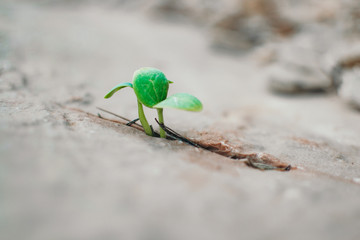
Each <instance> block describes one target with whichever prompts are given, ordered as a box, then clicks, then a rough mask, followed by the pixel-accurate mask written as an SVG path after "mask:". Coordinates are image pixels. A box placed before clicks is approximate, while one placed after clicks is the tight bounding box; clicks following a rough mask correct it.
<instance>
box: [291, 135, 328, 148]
mask: <svg viewBox="0 0 360 240" xmlns="http://www.w3.org/2000/svg"><path fill="white" fill-rule="evenodd" d="M291 139H292V140H294V141H295V142H298V143H301V144H302V145H307V146H311V147H315V148H320V147H321V146H322V144H320V143H317V142H314V141H311V140H309V139H306V138H301V137H292V138H291Z"/></svg>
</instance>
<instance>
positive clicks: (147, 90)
mask: <svg viewBox="0 0 360 240" xmlns="http://www.w3.org/2000/svg"><path fill="white" fill-rule="evenodd" d="M170 83H172V82H171V81H169V80H168V79H167V78H166V77H165V75H164V73H163V72H161V71H160V70H159V69H156V68H149V67H146V68H140V69H138V70H137V71H135V72H134V76H133V83H129V82H126V83H120V84H119V85H117V86H115V87H114V88H113V89H111V90H110V92H109V93H108V94H106V96H105V98H110V97H111V96H112V95H113V94H114V93H115V92H117V91H119V90H120V89H122V88H125V87H131V88H132V89H133V90H134V92H135V95H136V97H137V103H138V114H139V120H140V122H141V125H142V126H143V128H144V130H145V133H146V134H147V135H149V136H154V132H153V130H152V128H151V126H150V125H149V123H148V121H147V119H146V117H145V113H144V109H143V105H145V106H146V107H148V108H154V109H156V110H157V114H158V117H159V124H160V126H161V125H162V126H164V116H163V109H164V108H174V109H180V110H186V111H193V112H199V111H201V110H202V104H201V102H200V100H199V99H197V98H196V97H194V96H192V95H190V94H187V93H177V94H174V95H172V96H170V97H168V98H167V93H168V90H169V84H170ZM160 137H161V138H166V133H165V131H164V130H163V129H162V128H160Z"/></svg>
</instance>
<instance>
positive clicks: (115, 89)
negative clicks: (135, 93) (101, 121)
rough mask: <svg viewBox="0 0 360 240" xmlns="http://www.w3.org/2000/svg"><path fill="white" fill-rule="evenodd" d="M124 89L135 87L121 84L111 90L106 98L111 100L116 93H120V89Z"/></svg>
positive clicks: (129, 84)
mask: <svg viewBox="0 0 360 240" xmlns="http://www.w3.org/2000/svg"><path fill="white" fill-rule="evenodd" d="M124 87H131V88H132V87H133V85H132V84H131V83H128V82H126V83H120V84H119V85H116V86H115V87H114V88H113V89H111V90H110V92H109V93H108V94H106V95H105V97H104V98H110V97H111V96H112V95H113V94H114V93H116V92H117V91H119V90H120V89H122V88H124Z"/></svg>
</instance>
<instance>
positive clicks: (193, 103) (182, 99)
mask: <svg viewBox="0 0 360 240" xmlns="http://www.w3.org/2000/svg"><path fill="white" fill-rule="evenodd" d="M154 108H175V109H181V110H186V111H193V112H200V111H201V110H202V104H201V102H200V100H199V99H197V98H196V97H194V96H193V95H190V94H188V93H176V94H174V95H172V96H170V97H168V98H167V99H165V100H164V101H162V102H160V103H158V104H156V105H155V106H154Z"/></svg>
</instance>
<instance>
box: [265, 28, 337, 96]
mask: <svg viewBox="0 0 360 240" xmlns="http://www.w3.org/2000/svg"><path fill="white" fill-rule="evenodd" d="M321 51H322V49H321V48H319V47H318V46H317V41H316V39H315V38H314V37H313V35H312V34H311V33H310V34H303V35H299V36H297V37H296V38H294V39H292V40H291V41H289V42H285V43H281V44H280V45H279V47H278V49H277V53H276V58H275V59H276V62H275V63H274V64H273V65H272V66H270V67H269V70H268V71H269V72H268V79H269V87H270V89H271V90H273V91H275V92H282V93H297V92H304V91H319V90H320V91H321V90H322V91H325V90H327V89H329V88H330V87H331V81H330V79H329V78H328V76H326V74H324V73H323V72H322V71H321V69H320V67H319V64H318V62H319V59H320V57H321V54H320V53H321Z"/></svg>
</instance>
